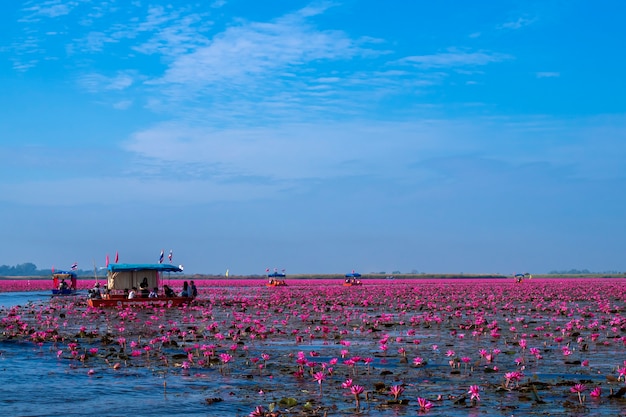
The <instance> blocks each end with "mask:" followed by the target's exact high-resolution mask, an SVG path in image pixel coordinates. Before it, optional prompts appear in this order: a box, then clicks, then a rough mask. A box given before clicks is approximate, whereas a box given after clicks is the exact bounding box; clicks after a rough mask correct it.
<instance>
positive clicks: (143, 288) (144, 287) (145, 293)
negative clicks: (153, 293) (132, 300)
mask: <svg viewBox="0 0 626 417" xmlns="http://www.w3.org/2000/svg"><path fill="white" fill-rule="evenodd" d="M139 289H140V290H141V297H143V298H147V297H148V296H149V295H150V290H149V289H148V278H147V277H143V281H141V284H139Z"/></svg>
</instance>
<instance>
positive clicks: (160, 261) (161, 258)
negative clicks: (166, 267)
mask: <svg viewBox="0 0 626 417" xmlns="http://www.w3.org/2000/svg"><path fill="white" fill-rule="evenodd" d="M163 256H165V252H164V251H163V249H161V255H160V256H159V263H160V264H162V263H163Z"/></svg>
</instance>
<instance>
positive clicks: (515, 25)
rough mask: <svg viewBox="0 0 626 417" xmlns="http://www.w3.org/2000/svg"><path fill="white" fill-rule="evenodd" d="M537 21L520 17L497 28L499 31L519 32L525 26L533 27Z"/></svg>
mask: <svg viewBox="0 0 626 417" xmlns="http://www.w3.org/2000/svg"><path fill="white" fill-rule="evenodd" d="M535 21H536V19H534V18H528V17H519V18H518V19H516V20H511V21H508V22H506V23H503V24H501V25H498V26H497V28H498V29H511V30H517V29H521V28H523V27H525V26H528V25H531V24H533V23H534V22H535Z"/></svg>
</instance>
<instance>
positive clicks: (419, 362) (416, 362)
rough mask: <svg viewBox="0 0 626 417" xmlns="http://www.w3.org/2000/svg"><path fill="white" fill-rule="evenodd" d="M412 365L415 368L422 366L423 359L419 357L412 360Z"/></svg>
mask: <svg viewBox="0 0 626 417" xmlns="http://www.w3.org/2000/svg"><path fill="white" fill-rule="evenodd" d="M413 365H415V366H422V365H424V359H422V358H420V357H419V356H418V357H416V358H415V359H413Z"/></svg>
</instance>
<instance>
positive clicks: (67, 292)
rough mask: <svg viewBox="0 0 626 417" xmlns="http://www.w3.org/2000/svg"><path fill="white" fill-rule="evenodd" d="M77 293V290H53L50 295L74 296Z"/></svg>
mask: <svg viewBox="0 0 626 417" xmlns="http://www.w3.org/2000/svg"><path fill="white" fill-rule="evenodd" d="M77 292H78V291H77V290H73V289H71V288H68V289H65V290H57V289H53V290H52V295H75V294H76V293H77Z"/></svg>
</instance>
